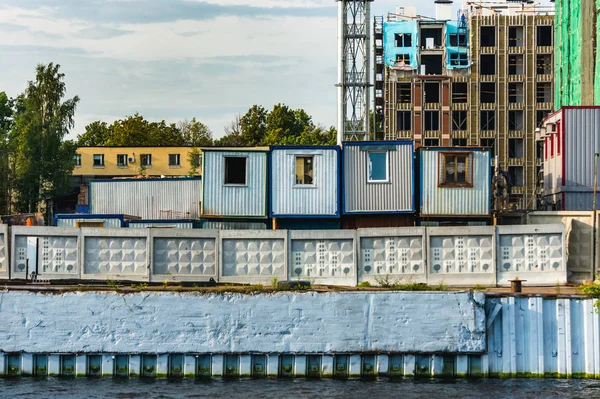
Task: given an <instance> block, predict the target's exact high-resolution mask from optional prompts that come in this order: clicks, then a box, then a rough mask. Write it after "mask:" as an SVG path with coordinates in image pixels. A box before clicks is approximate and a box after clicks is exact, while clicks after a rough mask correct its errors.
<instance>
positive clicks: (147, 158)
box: [140, 154, 152, 168]
mask: <svg viewBox="0 0 600 399" xmlns="http://www.w3.org/2000/svg"><path fill="white" fill-rule="evenodd" d="M140 162H141V164H142V167H144V168H147V167H149V166H152V154H142V155H140Z"/></svg>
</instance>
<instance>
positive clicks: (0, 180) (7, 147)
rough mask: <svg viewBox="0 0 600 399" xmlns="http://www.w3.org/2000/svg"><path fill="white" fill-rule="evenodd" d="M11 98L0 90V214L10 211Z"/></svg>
mask: <svg viewBox="0 0 600 399" xmlns="http://www.w3.org/2000/svg"><path fill="white" fill-rule="evenodd" d="M12 114H13V100H11V99H9V98H8V96H7V95H6V93H4V92H0V214H3V215H6V214H9V213H10V202H11V201H10V198H11V197H12V190H11V188H12V180H13V179H12V173H11V168H10V158H11V141H10V132H11V127H12Z"/></svg>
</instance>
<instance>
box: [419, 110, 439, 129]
mask: <svg viewBox="0 0 600 399" xmlns="http://www.w3.org/2000/svg"><path fill="white" fill-rule="evenodd" d="M423 115H424V117H425V130H440V111H425V112H424V113H423Z"/></svg>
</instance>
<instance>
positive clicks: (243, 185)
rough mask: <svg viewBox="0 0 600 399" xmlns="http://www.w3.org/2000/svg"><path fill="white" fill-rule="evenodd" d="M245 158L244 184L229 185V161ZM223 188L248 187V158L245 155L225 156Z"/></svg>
mask: <svg viewBox="0 0 600 399" xmlns="http://www.w3.org/2000/svg"><path fill="white" fill-rule="evenodd" d="M229 158H243V159H244V162H245V166H246V170H245V174H244V183H243V184H242V183H227V159H229ZM223 186H225V187H248V156H244V155H224V156H223Z"/></svg>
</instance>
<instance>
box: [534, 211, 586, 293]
mask: <svg viewBox="0 0 600 399" xmlns="http://www.w3.org/2000/svg"><path fill="white" fill-rule="evenodd" d="M559 223H562V224H564V225H565V228H566V241H567V242H566V248H567V255H568V256H567V278H568V280H569V282H573V283H581V282H583V281H584V280H593V278H594V267H593V262H592V256H593V241H594V234H593V228H594V226H593V223H594V219H593V212H591V211H590V212H583V211H559V212H555V211H552V212H550V211H548V212H546V211H543V212H539V211H538V212H532V213H530V214H528V215H527V224H559Z"/></svg>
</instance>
